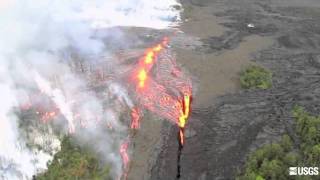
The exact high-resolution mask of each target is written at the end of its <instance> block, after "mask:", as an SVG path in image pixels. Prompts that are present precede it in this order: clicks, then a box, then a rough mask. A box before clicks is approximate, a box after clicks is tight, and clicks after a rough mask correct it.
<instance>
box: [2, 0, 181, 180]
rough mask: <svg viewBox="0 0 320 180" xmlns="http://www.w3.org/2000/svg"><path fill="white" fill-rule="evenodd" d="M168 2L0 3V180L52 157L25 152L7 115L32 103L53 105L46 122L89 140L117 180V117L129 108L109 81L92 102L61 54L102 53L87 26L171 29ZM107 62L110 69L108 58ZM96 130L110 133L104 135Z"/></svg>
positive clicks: (14, 118) (174, 15) (120, 134)
mask: <svg viewBox="0 0 320 180" xmlns="http://www.w3.org/2000/svg"><path fill="white" fill-rule="evenodd" d="M176 4H177V3H176V2H174V1H171V0H166V1H164V0H157V1H143V0H135V1H129V0H120V1H119V0H113V1H101V0H94V1H89V0H79V1H64V0H57V1H51V0H23V1H18V0H2V1H1V0H0V9H1V12H0V27H1V28H0V39H1V41H0V93H1V103H0V127H1V131H0V179H10V180H11V179H31V177H32V175H34V174H36V173H37V172H38V171H39V170H43V169H46V162H48V160H50V159H52V156H51V155H49V153H47V152H45V151H41V150H38V151H36V150H34V149H31V148H28V147H27V146H26V141H27V140H26V137H24V136H23V135H22V134H21V133H20V129H19V128H18V127H19V124H21V122H22V121H24V119H23V118H20V116H18V115H17V114H16V113H15V111H14V110H15V109H17V108H18V107H22V106H23V107H27V108H30V107H29V105H30V104H31V106H32V105H33V103H31V102H35V101H37V107H47V106H50V103H53V104H54V105H55V106H56V108H57V109H59V113H60V115H59V116H56V117H54V118H55V119H58V122H59V123H62V124H67V127H66V129H68V131H66V133H67V132H71V133H75V136H76V137H77V138H78V140H79V143H84V144H86V143H88V142H90V141H92V139H95V142H96V143H95V144H96V145H95V146H93V147H94V148H95V150H97V152H98V153H99V154H101V155H103V157H104V160H105V161H106V162H108V163H111V165H112V175H113V176H114V177H119V176H120V174H121V171H122V162H121V157H120V155H119V152H118V147H120V143H121V140H123V138H124V137H126V128H127V127H126V126H124V125H123V124H122V123H121V122H120V121H119V115H120V113H121V112H123V111H124V110H123V106H129V107H132V106H133V103H132V101H131V99H130V98H129V97H128V95H127V94H128V93H127V92H126V89H125V88H123V87H122V86H121V84H119V83H118V82H117V81H115V82H112V83H109V84H107V86H108V88H107V89H106V91H107V92H106V93H108V94H107V95H105V96H104V98H103V99H102V98H100V97H97V96H96V95H95V93H94V92H93V91H92V90H90V88H89V87H90V86H91V82H90V81H88V79H87V78H86V77H85V75H81V74H79V73H77V72H75V70H74V69H73V68H72V67H70V64H72V62H71V60H70V58H69V57H70V56H71V55H70V53H69V51H68V50H70V49H71V50H72V51H75V52H76V53H77V54H78V55H80V56H83V57H88V56H89V55H90V56H99V55H101V54H102V53H103V54H105V53H106V52H108V49H107V47H106V46H105V44H104V42H103V41H102V40H101V39H98V38H93V37H94V35H95V31H96V29H95V28H101V27H103V28H109V27H114V26H142V27H151V28H157V29H161V28H167V27H169V26H176V25H177V24H176V23H172V20H177V19H179V12H177V11H176V10H174V9H173V8H172V6H173V5H176ZM112 33H114V34H117V33H118V32H112ZM73 61H76V60H74V59H73ZM108 61H110V62H109V64H111V66H112V64H113V62H112V61H113V60H112V59H110V60H108ZM86 63H88V64H91V62H90V61H86ZM35 93H36V94H37V93H39V96H41V97H42V96H43V97H46V99H49V100H50V103H48V101H47V100H43V99H45V98H41V97H40V98H32V96H33V95H34V94H35ZM36 96H37V95H36ZM112 97H116V98H112ZM114 99H117V100H120V103H118V101H115V100H114ZM30 101H31V102H30ZM106 104H107V108H106V109H104V108H105V106H106ZM19 111H21V110H19ZM37 113H40V112H37ZM54 114H55V113H53V115H54ZM77 117H81V121H80V120H77ZM35 119H36V118H35ZM35 119H34V120H33V121H36V120H35ZM64 120H67V121H66V122H67V123H63V122H64ZM101 124H108V125H109V126H111V127H112V128H113V129H114V130H113V131H112V132H109V131H105V130H104V129H103V128H102V127H101ZM84 127H85V128H84ZM79 128H80V129H81V133H80V132H79V133H78V132H77V129H79ZM48 134H51V133H49V132H48ZM48 134H44V135H43V136H47V135H48ZM51 138H52V139H53V140H52V142H55V143H52V144H51V145H52V146H57V143H56V142H57V141H56V139H55V138H57V137H56V136H52V137H51ZM53 152H54V151H53Z"/></svg>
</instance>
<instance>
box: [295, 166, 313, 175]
mask: <svg viewBox="0 0 320 180" xmlns="http://www.w3.org/2000/svg"><path fill="white" fill-rule="evenodd" d="M318 174H319V170H318V167H289V175H293V176H296V175H298V176H303V175H318Z"/></svg>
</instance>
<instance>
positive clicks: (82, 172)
mask: <svg viewBox="0 0 320 180" xmlns="http://www.w3.org/2000/svg"><path fill="white" fill-rule="evenodd" d="M36 179H37V180H88V179H90V180H91V179H92V180H106V179H110V177H109V167H108V166H101V165H100V162H99V161H98V159H97V157H96V156H95V155H94V154H93V153H91V152H90V151H89V150H87V149H85V148H81V147H80V146H77V145H75V144H73V143H72V140H71V138H70V137H65V138H64V139H63V140H62V143H61V151H60V152H58V153H57V154H55V156H54V159H53V161H52V162H50V163H48V170H47V171H46V172H45V173H42V174H40V175H38V176H37V177H36Z"/></svg>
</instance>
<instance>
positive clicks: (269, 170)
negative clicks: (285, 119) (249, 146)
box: [237, 107, 320, 180]
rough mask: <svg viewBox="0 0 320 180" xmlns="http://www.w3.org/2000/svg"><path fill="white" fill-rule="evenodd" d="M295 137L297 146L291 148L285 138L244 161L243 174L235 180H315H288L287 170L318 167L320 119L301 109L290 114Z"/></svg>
mask: <svg viewBox="0 0 320 180" xmlns="http://www.w3.org/2000/svg"><path fill="white" fill-rule="evenodd" d="M293 116H294V118H295V120H296V121H295V122H296V123H295V129H296V134H297V136H298V138H299V140H300V144H299V145H298V146H297V147H295V148H294V146H293V144H292V139H291V138H290V137H289V136H288V135H284V136H283V137H282V140H281V141H280V142H278V143H272V144H267V145H264V146H263V147H261V148H259V149H258V150H256V151H255V152H253V153H252V154H251V155H250V156H249V157H248V159H247V162H246V165H245V169H244V172H243V173H241V174H240V175H239V176H238V177H237V179H238V180H267V179H270V180H288V179H289V180H290V179H298V180H300V179H301V180H302V179H303V180H308V179H317V178H318V177H317V176H289V174H288V170H289V167H292V166H293V167H295V166H307V167H312V166H316V167H318V165H319V163H320V117H315V116H312V115H310V114H309V113H308V112H306V111H305V110H304V109H303V108H302V107H295V108H294V110H293Z"/></svg>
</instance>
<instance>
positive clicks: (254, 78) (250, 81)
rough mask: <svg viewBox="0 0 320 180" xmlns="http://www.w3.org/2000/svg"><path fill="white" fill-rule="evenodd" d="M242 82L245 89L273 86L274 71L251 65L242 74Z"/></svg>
mask: <svg viewBox="0 0 320 180" xmlns="http://www.w3.org/2000/svg"><path fill="white" fill-rule="evenodd" d="M240 84H241V87H242V88H245V89H268V88H271V87H272V73H271V72H269V71H268V70H266V69H264V68H263V67H260V66H250V67H248V68H247V69H245V70H244V71H243V72H241V74H240Z"/></svg>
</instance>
